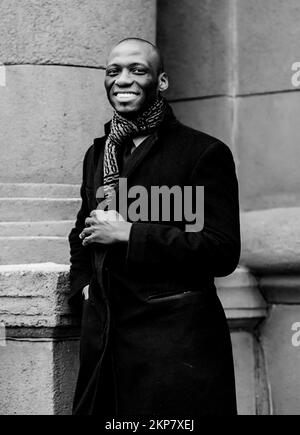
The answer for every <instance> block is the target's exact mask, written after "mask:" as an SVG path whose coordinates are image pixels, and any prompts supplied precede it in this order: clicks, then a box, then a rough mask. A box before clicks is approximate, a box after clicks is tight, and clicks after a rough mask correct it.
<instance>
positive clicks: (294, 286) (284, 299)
mask: <svg viewBox="0 0 300 435" xmlns="http://www.w3.org/2000/svg"><path fill="white" fill-rule="evenodd" d="M259 288H260V290H261V292H262V293H263V295H264V297H265V298H266V300H267V301H268V303H269V304H290V305H293V304H298V305H300V275H281V276H280V275H279V276H278V275H270V276H262V277H261V278H260V279H259Z"/></svg>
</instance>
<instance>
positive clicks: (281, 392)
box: [261, 305, 300, 415]
mask: <svg viewBox="0 0 300 435" xmlns="http://www.w3.org/2000/svg"><path fill="white" fill-rule="evenodd" d="M299 313H300V310H299V306H287V305H277V306H274V307H273V308H272V310H270V313H269V316H268V319H267V320H266V321H265V322H264V324H263V326H262V329H261V337H262V344H263V347H264V349H265V354H266V360H267V370H268V375H269V380H270V386H271V391H272V399H273V408H274V414H275V415H299V410H300V396H299V391H300V347H295V346H293V344H292V337H293V335H294V334H295V331H292V325H293V324H294V323H295V322H300V314H299ZM296 341H299V338H298V340H296Z"/></svg>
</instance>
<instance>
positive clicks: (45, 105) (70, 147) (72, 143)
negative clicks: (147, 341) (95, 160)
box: [0, 65, 111, 184]
mask: <svg viewBox="0 0 300 435" xmlns="http://www.w3.org/2000/svg"><path fill="white" fill-rule="evenodd" d="M6 69H7V83H6V86H5V87H0V151H1V162H0V174H1V175H0V182H4V183H64V184H72V183H73V184H80V183H81V178H82V161H83V157H84V154H85V151H86V150H87V149H88V147H89V146H90V145H92V144H93V140H94V138H95V137H99V136H102V135H103V123H105V122H107V121H108V120H109V119H110V115H111V111H110V109H109V104H108V103H107V99H106V94H105V91H104V86H103V80H104V73H103V71H100V70H96V69H89V68H72V67H61V66H60V67H59V66H51V67H50V66H49V67H45V66H29V65H27V66H25V65H24V66H11V67H7V68H6ZM33 84H34V85H33Z"/></svg>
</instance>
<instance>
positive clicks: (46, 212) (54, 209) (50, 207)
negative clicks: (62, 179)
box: [0, 198, 81, 222]
mask: <svg viewBox="0 0 300 435" xmlns="http://www.w3.org/2000/svg"><path fill="white" fill-rule="evenodd" d="M80 204H81V201H80V199H77V198H73V199H69V198H0V219H1V221H2V222H15V221H18V220H23V221H42V220H45V221H48V220H60V219H61V220H68V219H72V218H73V219H75V217H76V214H77V212H78V210H79V208H80Z"/></svg>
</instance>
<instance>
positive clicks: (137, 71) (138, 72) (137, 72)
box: [132, 68, 146, 74]
mask: <svg viewBox="0 0 300 435" xmlns="http://www.w3.org/2000/svg"><path fill="white" fill-rule="evenodd" d="M132 72H133V73H134V74H146V71H145V70H144V69H141V68H133V70H132Z"/></svg>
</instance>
